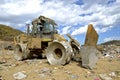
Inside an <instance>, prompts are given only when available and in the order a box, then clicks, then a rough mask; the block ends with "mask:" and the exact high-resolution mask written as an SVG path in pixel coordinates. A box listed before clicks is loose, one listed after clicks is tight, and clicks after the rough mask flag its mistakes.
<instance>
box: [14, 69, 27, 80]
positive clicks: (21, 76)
mask: <svg viewBox="0 0 120 80" xmlns="http://www.w3.org/2000/svg"><path fill="white" fill-rule="evenodd" d="M13 77H14V79H24V78H26V77H27V75H26V74H25V71H21V72H17V73H15V74H13Z"/></svg>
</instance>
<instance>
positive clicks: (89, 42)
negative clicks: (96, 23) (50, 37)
mask: <svg viewBox="0 0 120 80" xmlns="http://www.w3.org/2000/svg"><path fill="white" fill-rule="evenodd" d="M98 37H99V36H98V34H97V32H96V31H95V29H94V27H93V25H92V24H89V25H88V30H87V33H86V38H85V43H84V45H85V46H96V44H97V41H98Z"/></svg>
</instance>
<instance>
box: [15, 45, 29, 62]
mask: <svg viewBox="0 0 120 80" xmlns="http://www.w3.org/2000/svg"><path fill="white" fill-rule="evenodd" d="M29 56H30V51H29V49H27V46H26V44H17V45H16V46H15V48H14V58H15V59H16V60H24V59H27V58H28V57H29Z"/></svg>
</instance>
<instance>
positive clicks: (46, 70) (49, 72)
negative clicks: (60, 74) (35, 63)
mask: <svg viewBox="0 0 120 80" xmlns="http://www.w3.org/2000/svg"><path fill="white" fill-rule="evenodd" d="M39 74H40V76H41V77H45V76H51V75H52V70H50V69H49V68H46V67H44V68H43V69H41V70H40V72H39Z"/></svg>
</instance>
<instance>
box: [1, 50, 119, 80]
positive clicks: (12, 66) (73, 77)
mask: <svg viewBox="0 0 120 80" xmlns="http://www.w3.org/2000/svg"><path fill="white" fill-rule="evenodd" d="M18 72H22V73H24V74H25V75H26V77H25V78H23V79H22V80H102V79H101V78H100V76H99V75H100V74H107V75H108V77H111V78H112V80H120V58H118V57H113V58H102V56H101V57H100V59H99V60H98V62H97V65H96V67H95V69H93V70H89V69H85V68H82V66H81V63H80V62H75V61H71V62H70V63H69V64H67V65H65V66H53V65H50V64H49V63H48V62H47V60H46V59H31V60H24V61H16V60H14V58H13V51H6V50H2V51H1V50H0V80H16V79H15V78H14V77H13V75H14V74H15V73H18ZM111 73H115V75H110V74H111ZM106 80H110V79H106Z"/></svg>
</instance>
